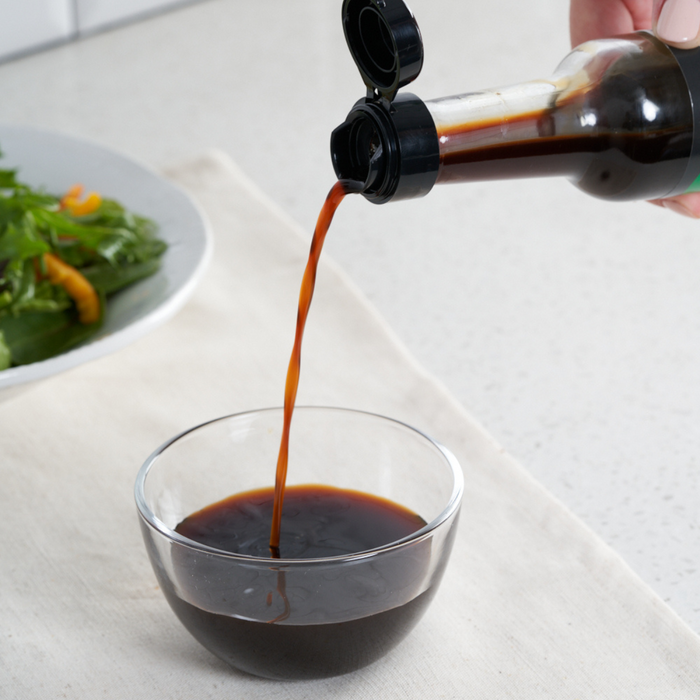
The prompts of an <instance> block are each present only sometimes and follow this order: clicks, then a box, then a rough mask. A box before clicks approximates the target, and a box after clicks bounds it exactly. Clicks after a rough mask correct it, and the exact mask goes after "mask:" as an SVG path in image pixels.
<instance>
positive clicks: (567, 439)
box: [0, 0, 700, 632]
mask: <svg viewBox="0 0 700 700" xmlns="http://www.w3.org/2000/svg"><path fill="white" fill-rule="evenodd" d="M411 7H412V9H413V11H414V13H415V15H416V17H417V19H418V23H419V25H420V27H421V30H422V34H423V40H424V45H425V51H426V59H425V66H424V69H423V72H422V74H421V76H420V77H419V79H418V80H417V81H416V83H415V85H414V86H413V87H412V90H413V91H414V92H416V93H417V94H418V95H420V96H421V97H423V98H425V99H429V98H433V97H439V96H443V95H450V94H458V93H463V92H467V91H470V90H474V89H479V88H485V87H492V86H497V85H507V84H512V83H517V82H521V81H524V80H530V79H534V78H537V77H546V76H547V75H549V74H550V73H551V72H552V71H553V69H554V68H555V67H556V65H557V63H558V62H559V61H560V60H561V58H563V56H564V55H565V54H566V52H567V51H568V48H569V47H568V17H567V12H568V6H567V3H566V2H561V1H555V0H535V1H534V2H531V3H527V7H526V6H525V4H524V3H519V2H516V0H497V1H495V2H492V3H489V4H484V3H479V4H476V3H460V2H457V0H432V2H428V0H413V2H411ZM0 90H1V92H2V95H3V99H2V101H0V122H3V123H13V124H25V125H33V126H38V127H44V128H51V129H57V130H60V131H63V132H67V133H70V134H74V135H78V136H83V137H86V138H90V139H94V140H97V141H100V142H101V143H103V144H105V145H107V146H110V147H113V148H115V149H118V150H121V151H123V152H124V153H126V154H129V155H131V156H133V157H135V158H137V159H139V160H141V161H142V162H144V163H146V164H148V165H150V166H152V167H154V168H161V167H165V166H168V165H170V164H173V163H176V162H178V161H180V160H182V159H183V158H186V157H188V156H192V155H194V154H196V153H198V152H200V151H202V150H205V149H208V148H218V149H222V150H224V151H225V152H227V153H228V154H229V155H230V156H231V157H232V158H233V159H234V160H235V161H236V162H237V163H238V164H239V165H240V166H241V168H242V169H243V170H244V171H245V172H246V173H247V174H248V175H249V176H250V177H251V178H252V179H253V180H254V181H255V182H256V183H257V184H258V185H259V186H260V187H261V188H262V189H263V190H264V191H265V192H266V193H268V194H269V195H270V196H271V197H272V198H274V199H275V201H277V202H278V204H279V205H280V206H281V207H282V208H283V209H284V210H285V211H286V212H287V213H288V214H289V215H290V216H292V217H294V218H295V219H296V220H298V221H299V222H300V223H301V224H302V225H303V226H304V227H306V228H307V229H308V230H309V232H311V230H312V228H313V225H314V222H315V218H316V216H317V213H318V210H319V209H320V206H321V203H322V201H323V199H324V197H325V194H326V192H327V191H328V189H329V188H330V186H331V185H332V183H333V179H334V176H333V170H332V167H331V163H330V158H329V151H328V140H329V135H330V132H331V130H332V129H333V128H334V127H335V126H336V125H337V124H338V123H340V122H341V121H342V120H343V118H344V116H345V114H346V113H347V111H348V110H349V109H350V107H351V105H352V104H353V103H354V101H355V100H357V99H358V98H360V97H361V96H362V95H363V92H364V86H363V85H362V82H361V80H360V78H359V75H358V73H357V71H356V69H355V66H354V64H353V62H352V60H351V58H350V55H349V53H348V50H347V47H346V45H345V42H344V39H343V34H342V28H341V23H340V2H339V1H338V2H329V0H307V1H306V2H303V3H302V2H298V1H296V2H293V1H291V0H266V2H264V3H243V2H241V1H240V0H208V1H206V2H201V3H198V4H195V5H191V6H188V7H184V8H182V9H179V10H176V11H172V12H170V13H167V14H163V15H161V16H157V17H153V18H151V19H149V20H146V21H143V22H140V23H136V24H132V25H129V26H125V27H121V28H117V29H115V30H113V31H109V32H105V33H102V34H99V35H96V36H93V37H90V38H86V39H82V40H80V41H78V42H75V43H72V44H67V45H64V46H61V47H58V48H54V49H51V50H49V51H46V52H43V53H41V54H37V55H34V56H29V57H25V58H22V59H20V60H16V61H13V62H9V63H6V64H3V65H0ZM327 251H328V254H329V255H330V256H332V257H333V258H334V259H335V260H336V261H337V262H338V263H340V265H341V266H342V267H343V268H344V269H345V271H346V272H347V273H348V274H349V275H350V277H351V278H352V279H353V280H354V282H355V283H356V284H357V285H358V286H359V287H360V289H361V290H362V291H363V292H364V293H365V294H366V295H367V297H368V298H369V299H370V300H371V301H372V302H373V303H374V305H375V306H376V307H377V308H378V309H379V311H380V312H381V313H382V314H383V315H384V317H385V318H386V319H387V320H388V322H389V323H390V324H391V326H392V327H393V328H394V330H395V331H396V333H397V335H398V336H399V337H400V338H401V339H402V340H403V342H404V343H405V344H406V345H407V346H408V348H409V349H410V350H411V352H412V353H413V354H414V355H415V356H416V357H417V358H418V360H419V361H420V362H421V363H422V364H423V366H424V367H425V368H426V369H428V370H429V371H430V372H432V373H433V374H434V375H435V376H436V377H438V378H439V379H440V380H441V381H442V382H443V383H444V384H445V386H446V387H447V388H448V389H449V390H450V391H451V392H452V393H453V394H454V396H455V397H456V398H457V399H458V400H459V401H460V402H461V403H462V404H463V405H464V406H465V407H466V408H467V409H468V410H469V411H470V412H471V413H472V414H473V415H474V416H475V417H476V418H477V419H478V420H479V421H480V422H481V423H482V424H483V425H484V426H485V427H486V429H487V430H488V431H489V432H490V433H491V434H492V435H493V436H494V437H495V439H496V440H498V441H499V442H500V443H501V444H502V445H503V447H504V448H505V449H506V450H507V451H508V452H510V453H511V454H512V455H513V456H514V457H515V458H516V459H518V461H520V462H521V463H522V464H523V465H524V466H525V467H526V468H527V469H528V470H529V471H530V472H531V473H532V474H533V475H534V476H535V477H536V478H537V479H538V480H539V481H540V482H541V483H543V484H544V485H545V486H546V487H547V488H548V489H549V490H550V491H551V492H552V493H554V494H555V495H556V496H557V497H558V498H559V499H560V500H561V501H562V502H563V503H564V504H566V506H568V507H569V508H570V509H571V510H572V511H573V512H574V513H575V514H576V515H578V516H579V517H580V518H581V519H582V520H583V521H584V522H585V523H586V524H587V525H588V526H590V527H591V528H592V529H593V530H594V531H595V532H596V533H597V534H598V535H599V536H600V537H601V538H603V539H604V540H605V541H607V542H608V543H609V544H610V545H611V546H612V547H613V548H614V549H615V550H617V551H618V552H619V553H620V554H621V555H622V556H623V557H624V558H625V560H626V561H627V562H628V563H629V565H630V566H631V567H632V568H633V569H634V570H635V571H636V572H637V573H638V574H639V576H640V577H641V578H642V579H643V580H644V581H646V582H647V583H648V584H649V585H650V586H651V587H652V588H653V589H654V590H655V591H656V592H657V593H658V594H659V596H661V598H662V599H663V600H665V601H666V602H667V603H668V604H669V605H670V606H671V607H672V608H673V609H674V610H675V611H676V612H677V613H678V614H679V615H680V616H681V618H683V619H684V620H685V621H686V622H687V623H688V624H689V625H690V626H691V628H693V629H694V630H695V631H696V632H700V607H699V604H698V598H697V591H698V590H700V537H699V535H700V531H699V527H698V503H699V502H700V499H699V496H700V481H699V479H698V454H700V450H699V449H698V448H699V447H700V429H699V428H698V426H700V391H698V388H699V387H700V363H698V361H697V357H696V356H697V354H698V348H699V347H700V275H698V268H699V267H700V224H698V222H696V221H692V220H689V219H684V218H682V217H680V216H678V215H674V214H672V213H670V212H668V211H663V210H661V209H659V208H656V207H652V206H650V205H648V204H646V203H625V204H612V203H606V202H602V201H599V200H595V199H592V198H590V197H587V196H586V195H584V194H582V193H581V192H579V191H578V190H576V189H575V188H574V187H572V186H571V185H570V184H569V183H567V182H566V181H564V180H558V179H547V180H533V181H517V182H515V181H511V182H501V183H483V184H481V183H480V184H473V185H451V186H440V187H436V188H435V189H434V190H433V192H431V193H430V194H429V195H428V196H427V197H426V198H425V199H421V200H415V201H410V202H401V203H391V204H388V205H385V206H380V207H377V206H373V205H371V204H369V203H367V202H366V201H365V200H364V199H362V198H359V197H356V198H349V199H348V201H347V202H346V203H344V204H343V206H342V208H341V209H340V210H339V212H338V215H337V217H336V221H335V222H334V225H333V228H332V230H331V233H330V234H329V239H328V242H327ZM317 293H319V294H322V293H323V291H322V288H319V290H318V292H317ZM310 323H313V312H312V316H311V318H310ZM290 343H291V339H290ZM339 371H342V368H339ZM302 381H303V380H302Z"/></svg>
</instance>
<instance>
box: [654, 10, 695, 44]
mask: <svg viewBox="0 0 700 700" xmlns="http://www.w3.org/2000/svg"><path fill="white" fill-rule="evenodd" d="M654 32H655V34H656V36H658V37H659V39H661V41H663V42H665V43H667V44H670V45H671V46H676V47H678V48H679V49H692V48H695V47H696V46H700V0H654Z"/></svg>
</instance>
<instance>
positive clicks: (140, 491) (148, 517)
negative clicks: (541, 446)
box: [134, 405, 464, 569]
mask: <svg viewBox="0 0 700 700" xmlns="http://www.w3.org/2000/svg"><path fill="white" fill-rule="evenodd" d="M283 410H284V409H283V408H282V407H269V408H259V409H252V410H248V411H239V412H237V413H231V414H229V415H226V416H221V417H219V418H214V419H212V420H208V421H205V422H203V423H200V424H198V425H195V426H193V427H191V428H188V429H186V430H183V431H182V432H180V433H178V434H177V435H175V436H173V437H172V438H170V439H169V440H166V441H165V442H164V443H163V444H161V445H160V446H159V447H157V448H156V449H155V450H154V451H153V452H152V453H151V454H150V455H149V456H148V458H147V459H146V461H145V462H144V463H143V465H142V466H141V468H140V469H139V471H138V474H137V475H136V482H135V484H134V499H135V501H136V508H137V510H138V514H139V516H140V518H141V519H142V520H143V522H145V523H146V525H148V526H149V527H150V528H152V529H153V530H156V531H157V532H159V533H160V534H161V535H163V536H164V537H165V538H167V539H168V540H170V541H171V542H173V543H176V544H178V545H181V546H184V547H188V548H189V549H193V550H196V551H200V552H204V553H208V554H215V555H218V556H221V557H225V558H228V559H234V560H239V561H241V562H242V563H243V562H245V563H246V564H256V565H258V566H260V565H264V566H265V567H269V566H271V565H272V566H274V568H276V569H277V568H279V569H288V568H292V567H299V566H314V565H318V564H328V563H331V562H333V563H342V562H356V561H360V560H363V559H368V558H372V557H376V556H377V555H378V554H380V553H385V552H389V551H392V550H396V549H400V548H403V547H405V546H407V545H409V544H414V543H416V542H419V541H422V540H425V539H427V538H428V537H430V535H431V534H432V533H433V532H434V531H435V530H437V529H438V528H439V527H440V526H441V525H442V524H443V523H445V522H446V521H448V520H450V519H451V518H453V517H454V516H456V515H457V514H458V513H459V509H460V507H461V503H462V496H463V493H464V475H463V473H462V469H461V467H460V464H459V462H458V461H457V458H456V457H455V456H454V455H453V454H452V452H451V451H450V450H449V449H447V448H446V447H445V446H444V445H442V444H441V443H440V442H438V441H437V440H435V439H433V438H431V437H430V436H429V435H427V434H426V433H424V432H423V431H421V430H419V429H417V428H414V427H413V426H411V425H409V424H408V423H405V422H403V421H401V420H398V419H395V418H389V417H388V416H384V415H381V414H379V413H373V412H370V411H362V410H358V409H353V408H341V407H336V406H315V405H304V406H296V407H295V409H294V410H295V412H296V411H304V412H306V411H311V410H320V411H336V412H344V413H352V414H357V415H363V416H368V417H371V418H379V419H381V420H382V421H386V422H389V423H393V424H394V425H398V426H401V427H402V428H403V429H407V430H409V431H410V432H412V433H414V434H416V435H418V436H419V437H421V438H422V439H423V440H425V441H427V442H428V443H429V444H430V445H432V446H433V447H434V448H435V449H436V450H437V451H438V452H439V453H440V454H441V455H442V457H443V459H444V460H445V462H446V463H447V465H448V467H449V468H450V471H451V472H452V479H453V482H452V493H451V494H450V497H449V499H448V501H447V504H446V505H445V507H444V508H443V509H442V510H441V511H440V513H439V514H438V515H437V516H436V517H435V518H433V519H432V520H431V521H430V522H428V523H426V524H425V525H424V526H423V527H422V528H420V529H419V530H416V531H415V532H412V533H411V534H410V535H406V536H405V537H402V538H401V539H398V540H394V541H392V542H389V543H387V544H384V545H381V546H380V547H373V548H372V549H366V550H362V551H361V552H354V553H352V554H342V555H338V556H333V557H317V558H310V559H284V558H279V559H273V558H269V559H268V558H263V557H255V556H252V555H249V554H238V553H236V552H229V551H226V550H223V549H217V548H216V547H210V546H209V545H205V544H201V543H199V542H196V541H194V540H191V539H189V538H187V537H183V536H182V535H180V534H179V533H178V532H175V530H173V529H172V528H170V527H168V526H167V525H166V524H165V523H164V522H163V521H162V520H160V519H159V518H158V517H157V516H156V515H155V513H153V511H152V510H151V509H150V508H149V506H148V505H147V503H146V497H145V493H144V487H145V484H146V479H147V477H148V474H149V473H150V471H151V468H152V467H153V465H154V464H155V462H156V461H157V459H158V457H160V455H161V454H163V452H165V450H167V449H168V448H169V447H170V446H171V445H173V444H174V443H175V442H177V441H178V440H180V439H181V438H183V437H185V436H186V435H189V434H190V433H193V432H195V431H196V430H199V429H201V428H204V427H206V426H208V425H212V424H214V423H219V422H222V421H227V420H232V419H235V418H240V417H242V416H252V415H255V414H261V413H273V412H280V413H281V412H282V411H283Z"/></svg>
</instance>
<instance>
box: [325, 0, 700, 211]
mask: <svg viewBox="0 0 700 700" xmlns="http://www.w3.org/2000/svg"><path fill="white" fill-rule="evenodd" d="M343 8H344V10H343V12H344V15H343V16H344V27H345V32H346V38H347V39H348V45H349V46H350V49H351V52H352V53H353V57H354V58H355V62H356V63H357V65H358V68H359V69H360V73H361V74H362V76H363V79H364V80H365V83H366V85H367V86H368V95H367V98H365V99H363V100H360V101H359V102H358V103H357V104H356V105H355V106H354V107H353V109H352V111H351V112H350V114H349V115H348V117H347V119H346V121H345V122H344V123H343V124H341V125H340V126H339V127H338V128H337V129H336V130H335V131H334V132H333V135H332V138H331V151H332V158H333V163H334V167H335V169H336V173H337V174H338V176H339V177H342V178H346V179H352V180H359V181H361V182H363V183H364V192H363V194H364V195H365V197H367V199H369V200H370V201H373V202H376V203H383V202H386V201H390V200H393V199H401V198H407V197H416V196H421V195H424V194H426V193H427V192H428V191H430V189H431V188H432V186H433V184H435V183H447V182H471V181H477V180H494V179H499V180H500V179H507V178H526V177H548V176H564V177H567V178H568V179H570V180H571V181H572V182H573V183H574V184H575V185H577V186H578V187H579V188H580V189H582V190H583V191H584V192H587V193H588V194H591V195H594V196H597V197H603V198H605V199H610V200H629V199H652V198H657V197H666V196H669V195H674V194H680V193H683V192H686V191H694V190H700V182H699V180H700V178H699V177H698V176H699V175H700V121H699V120H700V115H697V114H695V113H694V109H693V105H694V102H695V103H696V104H697V105H698V111H700V50H693V51H677V50H674V49H670V48H669V47H668V46H666V45H665V44H663V43H662V42H661V41H659V40H658V39H656V38H655V37H654V36H653V35H651V34H649V33H643V32H642V33H637V34H631V35H627V36H622V37H616V38H612V39H601V40H596V41H589V42H587V43H585V44H582V45H581V46H579V47H577V48H576V49H574V51H572V52H571V53H570V54H569V55H568V56H567V57H566V58H565V59H564V60H563V61H562V63H561V64H560V65H559V67H558V68H557V70H556V71H555V73H554V75H553V76H551V77H550V78H549V79H546V80H535V81H531V82H527V83H522V84H519V85H514V86H510V87H505V88H500V89H494V90H484V91H479V92H472V93H467V94H465V95H459V96H456V97H446V98H440V99H436V100H429V101H426V102H423V101H422V100H420V99H419V98H417V97H416V96H415V95H411V94H406V93H403V94H400V95H397V94H396V93H397V91H398V89H399V88H400V87H402V86H403V85H405V84H406V83H407V82H410V80H413V79H414V78H415V77H416V76H417V74H418V72H419V71H420V66H421V65H422V51H421V52H420V61H419V60H418V59H417V58H416V57H417V56H418V52H417V50H416V46H417V45H418V46H421V43H420V33H419V31H418V27H417V25H416V24H415V20H414V19H413V16H412V15H411V14H410V11H409V10H408V8H407V7H406V6H405V5H404V3H403V2H402V0H345V2H344V5H343ZM402 12H403V14H402ZM362 18H364V19H362ZM370 27H371V28H372V32H371V33H368V28H370ZM407 27H408V28H411V29H412V31H413V35H412V36H409V35H410V32H409V31H407ZM407 36H408V37H409V38H408V39H407V38H406V37H407ZM406 41H408V45H409V48H410V51H408V50H406V49H405V47H404V43H405V42H406ZM359 44H361V45H362V52H361V53H360V54H358V53H357V52H356V51H355V49H354V48H353V47H354V46H357V45H359ZM375 46H376V47H377V51H378V53H376V54H375V53H374V49H373V47H375ZM391 49H393V64H392V63H391V60H390V53H391ZM402 55H403V56H409V59H410V71H409V72H407V73H406V75H403V74H402V70H403V65H402V60H403V59H402ZM380 63H381V66H382V72H381V73H380V72H378V66H379V65H380ZM390 64H391V65H392V67H393V71H394V72H392V71H389V70H387V67H388V66H389V65H390ZM696 133H697V137H696V138H695V140H694V135H695V134H696Z"/></svg>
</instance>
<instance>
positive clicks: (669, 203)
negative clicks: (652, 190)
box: [661, 199, 700, 219]
mask: <svg viewBox="0 0 700 700" xmlns="http://www.w3.org/2000/svg"><path fill="white" fill-rule="evenodd" d="M661 204H662V205H663V206H664V207H665V208H666V209H670V210H671V211H675V212H676V214H682V215H683V216H689V217H690V218H691V219H700V215H698V214H696V213H695V212H694V211H693V210H692V209H690V208H689V207H686V206H685V205H684V204H682V203H681V202H679V201H678V200H676V199H662V200H661Z"/></svg>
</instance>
